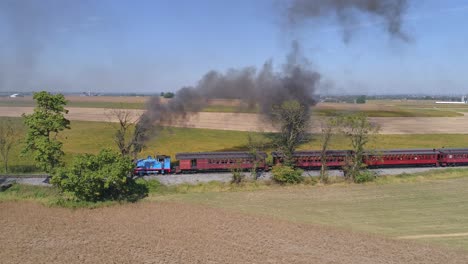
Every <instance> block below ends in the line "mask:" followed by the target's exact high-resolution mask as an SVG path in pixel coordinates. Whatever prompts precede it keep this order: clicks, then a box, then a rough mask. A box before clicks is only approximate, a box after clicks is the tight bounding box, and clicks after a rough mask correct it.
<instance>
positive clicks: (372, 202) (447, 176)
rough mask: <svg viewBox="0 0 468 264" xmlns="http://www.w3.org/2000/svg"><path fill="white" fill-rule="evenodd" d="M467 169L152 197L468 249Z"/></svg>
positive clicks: (157, 199) (152, 198)
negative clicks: (360, 182)
mask: <svg viewBox="0 0 468 264" xmlns="http://www.w3.org/2000/svg"><path fill="white" fill-rule="evenodd" d="M467 189H468V170H466V169H451V170H446V171H434V172H426V173H424V174H416V175H402V176H389V177H386V178H385V177H384V178H381V179H378V180H377V182H375V183H369V184H365V185H357V184H351V185H348V184H335V185H331V186H289V187H274V186H273V187H271V188H268V189H264V190H256V191H249V192H247V191H230V192H187V193H184V194H180V193H175V194H166V195H152V196H151V197H150V198H149V199H150V200H156V201H159V200H170V201H180V202H185V203H197V204H204V205H209V206H214V207H220V208H225V209H229V210H235V211H240V212H244V213H248V214H260V215H267V216H271V217H275V218H280V219H284V220H288V221H294V222H301V223H313V224H320V225H328V226H334V227H339V228H343V229H350V230H354V231H361V232H369V233H375V234H381V235H386V236H389V237H393V238H402V237H404V236H414V235H428V234H438V235H441V234H444V235H447V234H449V236H448V237H433V238H424V237H420V238H412V239H413V240H416V241H424V242H430V243H437V244H441V245H445V246H449V247H458V248H462V249H465V250H468V235H464V236H458V237H457V236H456V235H454V234H460V233H467V232H468V226H467V225H466V223H467V222H468V213H467V212H468V204H467V203H466V200H467V199H468V192H467V191H466V190H467Z"/></svg>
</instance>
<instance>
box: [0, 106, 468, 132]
mask: <svg viewBox="0 0 468 264" xmlns="http://www.w3.org/2000/svg"><path fill="white" fill-rule="evenodd" d="M67 109H69V111H70V112H69V114H68V115H67V118H69V119H70V120H83V121H101V122H108V121H113V122H115V121H116V119H115V118H112V115H111V114H110V111H111V110H109V109H105V108H81V107H68V108H67ZM32 111H33V108H32V107H0V116H10V117H18V116H21V114H22V113H27V114H29V113H32ZM128 111H131V112H132V113H133V116H135V117H136V116H139V115H141V114H142V113H143V110H135V109H133V110H128ZM370 120H371V121H372V122H374V123H376V124H378V125H379V126H380V127H381V130H380V133H381V134H466V133H467V131H468V115H465V116H458V117H373V118H370ZM315 122H316V123H315V124H312V126H311V127H312V129H311V132H315V133H318V132H320V124H319V123H318V122H319V121H318V120H315ZM171 125H172V126H177V127H192V128H208V129H221V130H237V131H262V132H270V131H276V129H275V128H274V127H272V125H271V123H270V122H267V121H265V120H263V119H262V117H261V116H260V115H258V114H246V113H212V112H201V113H195V114H192V115H189V116H187V119H185V120H183V121H179V122H173V123H172V124H171Z"/></svg>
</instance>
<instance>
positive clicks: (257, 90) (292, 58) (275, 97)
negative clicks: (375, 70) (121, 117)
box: [141, 42, 320, 124]
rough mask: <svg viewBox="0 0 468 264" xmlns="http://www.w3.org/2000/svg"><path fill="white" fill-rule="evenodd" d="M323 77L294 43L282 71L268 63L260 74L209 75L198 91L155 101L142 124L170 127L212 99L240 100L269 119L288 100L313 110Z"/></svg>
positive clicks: (184, 90) (247, 70)
mask: <svg viewBox="0 0 468 264" xmlns="http://www.w3.org/2000/svg"><path fill="white" fill-rule="evenodd" d="M319 80H320V74H319V73H317V72H315V71H313V70H312V68H311V67H310V63H309V61H308V60H307V59H306V58H305V57H304V56H303V55H302V53H301V50H300V47H299V44H298V43H297V42H293V45H292V50H291V52H290V54H288V56H287V60H286V64H284V65H283V67H282V69H281V71H279V72H275V71H274V69H273V62H272V61H267V62H265V64H264V65H263V67H262V68H261V69H260V70H257V69H256V68H254V67H247V68H243V69H239V70H237V69H231V70H228V71H227V72H226V73H220V72H217V71H210V72H208V73H206V74H205V75H204V76H203V77H202V78H201V80H200V81H199V82H198V84H197V85H196V86H195V87H184V88H182V89H180V90H179V91H177V92H176V94H175V97H174V99H172V100H170V101H169V102H168V103H163V102H162V101H161V99H160V98H159V97H154V98H152V99H151V100H150V101H149V103H148V105H147V111H146V113H145V114H144V118H142V119H141V120H142V121H145V122H151V123H154V122H156V123H164V124H168V123H170V122H171V121H172V120H180V119H183V118H184V117H186V115H187V114H190V113H192V112H197V111H199V110H201V109H203V108H204V107H206V106H207V104H208V102H209V100H210V99H218V98H222V99H239V100H240V101H241V106H240V107H242V108H251V109H252V108H255V109H256V108H258V109H259V111H260V112H261V114H263V115H264V116H266V117H273V113H272V111H273V108H274V107H276V106H279V105H281V104H282V103H283V102H284V101H287V100H297V101H299V102H300V103H301V105H305V106H307V112H308V111H309V109H310V106H313V105H314V104H315V103H316V100H315V99H314V95H315V91H316V88H317V86H318V84H319Z"/></svg>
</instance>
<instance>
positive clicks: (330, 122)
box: [319, 117, 340, 183]
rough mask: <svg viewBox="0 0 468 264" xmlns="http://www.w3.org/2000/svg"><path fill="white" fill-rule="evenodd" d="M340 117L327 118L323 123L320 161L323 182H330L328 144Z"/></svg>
mask: <svg viewBox="0 0 468 264" xmlns="http://www.w3.org/2000/svg"><path fill="white" fill-rule="evenodd" d="M339 123H340V122H339V118H337V117H332V118H329V119H327V120H325V121H324V122H323V123H322V135H321V137H322V149H321V151H320V162H321V163H322V166H321V168H320V178H319V179H320V181H321V182H323V183H327V182H328V176H327V151H328V145H329V143H330V141H331V138H332V135H333V134H334V132H335V130H336V128H337V127H338V126H339Z"/></svg>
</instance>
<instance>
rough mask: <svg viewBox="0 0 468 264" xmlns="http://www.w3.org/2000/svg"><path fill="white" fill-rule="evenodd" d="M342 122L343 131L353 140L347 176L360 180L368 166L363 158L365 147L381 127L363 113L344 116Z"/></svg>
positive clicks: (355, 180) (346, 167) (347, 165)
mask: <svg viewBox="0 0 468 264" xmlns="http://www.w3.org/2000/svg"><path fill="white" fill-rule="evenodd" d="M341 124H342V125H341V128H342V131H343V133H344V135H345V136H346V137H347V138H348V139H349V140H350V141H351V146H352V155H351V157H349V159H348V161H347V164H346V166H345V168H344V172H345V178H346V179H348V180H352V181H354V182H358V181H360V180H359V178H360V174H361V171H362V169H364V168H365V167H366V166H365V164H364V162H363V160H362V159H363V155H364V147H365V145H366V144H367V143H368V142H369V141H370V140H371V138H372V136H373V134H375V133H377V132H378V131H379V127H378V126H376V125H374V124H372V123H371V122H370V121H369V118H368V117H367V116H366V115H365V114H363V113H356V114H349V115H345V116H342V117H341ZM366 178H367V177H366Z"/></svg>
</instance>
